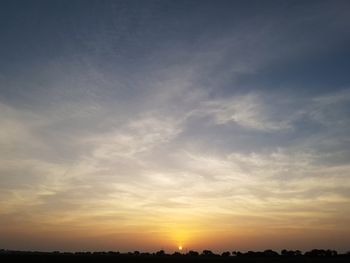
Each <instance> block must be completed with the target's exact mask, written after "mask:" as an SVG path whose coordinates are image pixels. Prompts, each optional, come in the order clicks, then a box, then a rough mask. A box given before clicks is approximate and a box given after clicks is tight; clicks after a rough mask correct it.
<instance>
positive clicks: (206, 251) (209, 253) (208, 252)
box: [202, 249, 214, 257]
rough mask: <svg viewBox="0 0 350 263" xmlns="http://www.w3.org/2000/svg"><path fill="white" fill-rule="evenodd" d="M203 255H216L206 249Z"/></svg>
mask: <svg viewBox="0 0 350 263" xmlns="http://www.w3.org/2000/svg"><path fill="white" fill-rule="evenodd" d="M202 255H203V256H207V257H208V256H214V253H213V252H212V251H210V250H207V249H206V250H203V252H202Z"/></svg>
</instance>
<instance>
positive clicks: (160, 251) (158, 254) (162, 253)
mask: <svg viewBox="0 0 350 263" xmlns="http://www.w3.org/2000/svg"><path fill="white" fill-rule="evenodd" d="M156 255H157V256H165V252H164V250H159V251H157V252H156Z"/></svg>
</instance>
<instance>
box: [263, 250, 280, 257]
mask: <svg viewBox="0 0 350 263" xmlns="http://www.w3.org/2000/svg"><path fill="white" fill-rule="evenodd" d="M263 255H264V256H265V257H278V256H279V254H278V253H277V252H276V251H273V250H271V249H267V250H265V251H264V252H263Z"/></svg>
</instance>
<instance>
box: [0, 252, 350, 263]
mask: <svg viewBox="0 0 350 263" xmlns="http://www.w3.org/2000/svg"><path fill="white" fill-rule="evenodd" d="M0 262H38V263H40V262H102V263H103V262H116V263H117V262H130V263H133V262H135V263H142V262H145V263H147V262H159V263H160V262H170V263H172V262H174V263H175V262H193V263H201V262H203V263H211V262H223V263H225V262H227V263H229V262H232V263H241V262H242V263H255V262H262V263H264V262H276V263H277V262H278V263H292V262H305V263H312V262H315V263H323V262H334V263H345V262H350V257H349V256H346V255H337V256H226V257H223V256H203V255H199V256H188V255H176V256H174V255H172V256H171V255H154V254H150V255H134V254H112V253H105V254H93V253H91V254H90V253H85V254H71V253H67V254H65V253H33V252H31V253H1V254H0Z"/></svg>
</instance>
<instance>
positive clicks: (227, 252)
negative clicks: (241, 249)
mask: <svg viewBox="0 0 350 263" xmlns="http://www.w3.org/2000/svg"><path fill="white" fill-rule="evenodd" d="M230 255H231V253H230V252H229V251H225V252H223V253H222V254H221V256H222V257H229V256H230Z"/></svg>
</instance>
